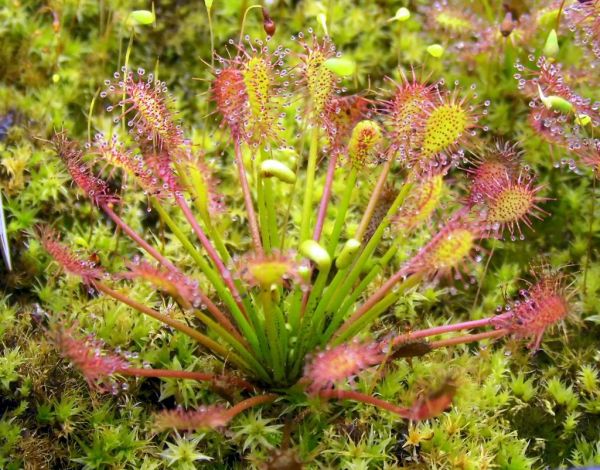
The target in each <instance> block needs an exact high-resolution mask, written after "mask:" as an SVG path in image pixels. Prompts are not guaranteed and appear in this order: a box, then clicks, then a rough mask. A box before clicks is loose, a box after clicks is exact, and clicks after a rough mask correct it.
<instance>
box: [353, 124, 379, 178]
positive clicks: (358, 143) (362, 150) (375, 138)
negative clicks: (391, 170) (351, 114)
mask: <svg viewBox="0 0 600 470" xmlns="http://www.w3.org/2000/svg"><path fill="white" fill-rule="evenodd" d="M380 143H381V128H380V127H379V124H377V123H376V122H375V121H370V120H364V121H360V122H359V123H358V124H357V125H356V126H354V129H352V135H351V137H350V143H349V144H348V159H349V160H350V163H351V164H352V165H353V166H354V167H355V168H362V167H364V166H365V165H366V164H367V163H369V162H370V161H371V160H372V157H373V154H374V153H375V152H376V151H377V149H378V148H379V145H380Z"/></svg>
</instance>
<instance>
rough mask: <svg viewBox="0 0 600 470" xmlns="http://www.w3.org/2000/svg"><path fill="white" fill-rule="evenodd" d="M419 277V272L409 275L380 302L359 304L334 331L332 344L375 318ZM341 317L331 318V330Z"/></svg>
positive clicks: (344, 338)
mask: <svg viewBox="0 0 600 470" xmlns="http://www.w3.org/2000/svg"><path fill="white" fill-rule="evenodd" d="M421 279H422V276H421V275H419V274H415V275H413V276H410V277H408V278H407V279H406V280H404V281H403V282H402V283H401V284H399V285H398V288H397V289H396V290H394V291H393V292H390V293H389V294H388V295H387V296H385V297H384V298H383V300H381V302H379V303H376V304H373V305H372V306H371V307H369V308H365V305H363V306H361V307H360V308H359V309H358V310H357V311H356V312H355V313H354V314H353V315H352V316H351V317H350V318H349V319H348V320H346V321H345V322H344V324H343V325H342V326H341V327H340V329H339V330H337V332H335V335H334V337H333V338H334V339H333V344H336V345H337V344H340V343H342V342H344V341H345V340H346V339H348V338H349V337H351V336H353V335H354V334H356V333H357V332H358V331H360V330H361V329H362V328H363V326H364V325H366V324H367V323H370V322H372V321H373V320H375V319H376V318H377V317H378V316H379V315H381V314H382V313H383V312H385V311H386V310H387V309H388V308H389V307H390V306H391V305H393V304H394V303H395V302H396V301H397V300H398V298H399V297H400V296H401V295H402V294H403V293H404V292H406V291H407V290H408V289H410V288H412V287H414V286H415V285H416V284H418V283H419V282H420V281H421ZM341 319H343V317H338V318H334V319H333V320H332V325H333V326H332V328H331V329H332V330H333V331H335V328H336V327H337V324H338V322H339V321H340V320H341ZM334 322H335V323H334Z"/></svg>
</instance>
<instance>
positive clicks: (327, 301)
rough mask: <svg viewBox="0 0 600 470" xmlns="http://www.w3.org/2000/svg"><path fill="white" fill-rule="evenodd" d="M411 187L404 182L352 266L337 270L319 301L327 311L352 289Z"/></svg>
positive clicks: (340, 302)
mask: <svg viewBox="0 0 600 470" xmlns="http://www.w3.org/2000/svg"><path fill="white" fill-rule="evenodd" d="M411 188H412V183H406V184H404V186H403V187H402V189H401V190H400V191H399V192H398V195H397V196H396V199H395V200H394V202H393V203H392V205H391V206H390V208H389V209H388V211H387V213H386V215H385V217H384V218H383V220H382V221H381V223H380V224H379V227H377V229H376V230H375V233H373V236H372V237H371V239H370V240H369V242H368V243H367V246H366V247H365V249H364V250H363V251H362V253H361V254H360V255H359V257H358V259H357V260H356V261H355V262H354V264H353V265H352V267H351V268H349V269H346V270H341V271H338V272H337V274H336V275H335V277H334V279H333V281H332V282H331V284H330V287H329V288H328V289H327V290H326V291H325V294H324V295H323V297H322V299H321V303H322V304H323V307H324V308H326V309H327V311H328V312H334V311H336V310H337V309H338V308H339V307H340V305H341V304H342V302H343V300H344V299H345V298H346V297H347V296H348V292H349V291H350V289H352V287H353V286H354V283H355V282H356V280H357V279H358V277H359V276H360V274H361V272H362V268H363V266H364V265H365V263H366V262H367V261H368V259H369V258H370V256H371V255H372V254H373V252H374V251H375V249H376V248H377V245H379V242H380V241H381V238H382V237H383V234H384V231H385V229H386V228H387V227H388V226H389V224H390V223H391V221H392V217H393V216H394V215H395V214H396V212H397V211H398V209H399V208H400V206H401V205H402V204H403V203H404V200H405V199H406V197H407V196H408V193H409V191H410V189H411ZM346 273H347V277H346V278H345V279H343V278H344V276H346ZM342 279H343V283H342V285H341V287H340V285H339V284H340V282H341V281H342ZM333 286H335V288H332V287H333ZM320 307H321V305H319V307H318V308H320Z"/></svg>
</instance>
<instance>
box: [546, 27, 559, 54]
mask: <svg viewBox="0 0 600 470" xmlns="http://www.w3.org/2000/svg"><path fill="white" fill-rule="evenodd" d="M559 51H560V48H559V47H558V36H557V35H556V30H554V29H553V30H551V31H550V34H548V38H547V39H546V44H544V49H543V51H542V52H543V53H544V55H545V56H546V57H549V58H552V59H553V58H555V57H556V56H557V55H558V52H559Z"/></svg>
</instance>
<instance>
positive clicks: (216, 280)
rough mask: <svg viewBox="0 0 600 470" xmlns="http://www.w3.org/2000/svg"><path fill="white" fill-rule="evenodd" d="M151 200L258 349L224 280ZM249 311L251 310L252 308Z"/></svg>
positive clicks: (157, 202) (253, 335) (165, 212)
mask: <svg viewBox="0 0 600 470" xmlns="http://www.w3.org/2000/svg"><path fill="white" fill-rule="evenodd" d="M151 202H152V205H153V207H154V208H155V209H156V211H157V212H158V213H159V215H160V217H161V219H162V220H164V222H165V223H166V224H167V225H168V226H169V228H170V229H171V232H173V234H174V235H175V236H176V237H177V238H178V239H179V241H180V242H181V244H182V245H183V247H184V248H185V249H186V251H187V252H188V253H189V254H190V256H191V257H192V258H193V259H194V261H195V262H196V263H197V264H198V267H199V268H200V270H201V271H202V272H203V273H204V275H205V276H206V277H207V278H208V280H209V281H210V282H211V284H212V285H213V286H214V288H215V289H216V291H217V294H218V295H219V297H220V298H221V299H222V300H223V301H224V302H225V304H226V305H227V307H228V308H229V310H230V311H231V314H232V316H233V318H234V319H235V321H236V323H237V325H238V326H239V327H240V328H241V330H242V332H243V334H244V335H245V336H246V338H247V339H248V341H249V342H250V344H251V345H252V347H253V349H254V350H255V351H259V347H258V339H257V337H256V334H255V333H254V331H253V329H252V326H251V325H250V323H249V322H248V319H247V317H246V316H245V315H244V312H243V311H242V310H241V309H240V307H239V305H238V304H237V302H236V301H235V299H234V297H233V295H232V294H231V292H230V291H229V290H227V287H226V286H225V283H224V280H223V279H222V278H221V277H219V275H218V274H217V273H216V272H215V271H214V270H213V269H212V268H211V267H210V266H209V264H208V262H207V261H206V260H205V259H204V257H203V256H202V255H201V254H200V253H199V252H198V250H196V248H195V247H194V245H193V244H192V242H190V240H189V239H188V238H187V237H186V235H185V234H184V233H183V231H182V230H181V229H180V228H179V226H178V225H177V224H176V223H175V221H174V220H173V219H172V218H171V216H170V215H169V214H168V213H167V211H166V210H165V209H164V208H163V207H162V206H161V205H160V203H159V201H158V200H157V199H156V198H152V199H151ZM249 311H250V312H252V310H249Z"/></svg>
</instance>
